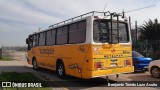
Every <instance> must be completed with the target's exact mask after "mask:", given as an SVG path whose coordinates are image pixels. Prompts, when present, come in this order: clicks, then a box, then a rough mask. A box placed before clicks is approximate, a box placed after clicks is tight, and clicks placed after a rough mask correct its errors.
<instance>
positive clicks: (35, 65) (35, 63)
mask: <svg viewBox="0 0 160 90" xmlns="http://www.w3.org/2000/svg"><path fill="white" fill-rule="evenodd" d="M32 66H33V69H35V70H37V69H38V64H37V59H36V57H33V58H32Z"/></svg>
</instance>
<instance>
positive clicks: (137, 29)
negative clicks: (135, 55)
mask: <svg viewBox="0 0 160 90" xmlns="http://www.w3.org/2000/svg"><path fill="white" fill-rule="evenodd" d="M135 28H136V50H137V51H138V27H137V21H135Z"/></svg>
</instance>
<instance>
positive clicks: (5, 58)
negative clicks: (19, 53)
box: [0, 57, 14, 61]
mask: <svg viewBox="0 0 160 90" xmlns="http://www.w3.org/2000/svg"><path fill="white" fill-rule="evenodd" d="M12 60H14V59H11V58H9V57H1V58H0V61H12Z"/></svg>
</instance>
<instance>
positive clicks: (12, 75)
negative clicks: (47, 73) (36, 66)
mask: <svg viewBox="0 0 160 90" xmlns="http://www.w3.org/2000/svg"><path fill="white" fill-rule="evenodd" d="M0 81H9V82H16V81H18V82H25V81H28V82H32V81H33V82H39V83H42V85H45V86H47V85H46V83H44V82H43V81H42V80H40V79H39V78H37V77H35V76H34V75H33V74H31V73H17V72H1V73H0ZM2 90H51V88H47V87H42V88H34V87H33V88H31V87H30V88H29V87H25V88H22V87H15V88H14V87H11V88H3V89H2Z"/></svg>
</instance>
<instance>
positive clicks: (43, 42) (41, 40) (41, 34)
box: [39, 32, 45, 46]
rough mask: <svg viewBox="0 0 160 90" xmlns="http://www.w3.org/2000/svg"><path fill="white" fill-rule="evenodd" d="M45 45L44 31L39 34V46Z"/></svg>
mask: <svg viewBox="0 0 160 90" xmlns="http://www.w3.org/2000/svg"><path fill="white" fill-rule="evenodd" d="M44 45H45V32H42V33H40V35H39V46H44Z"/></svg>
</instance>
